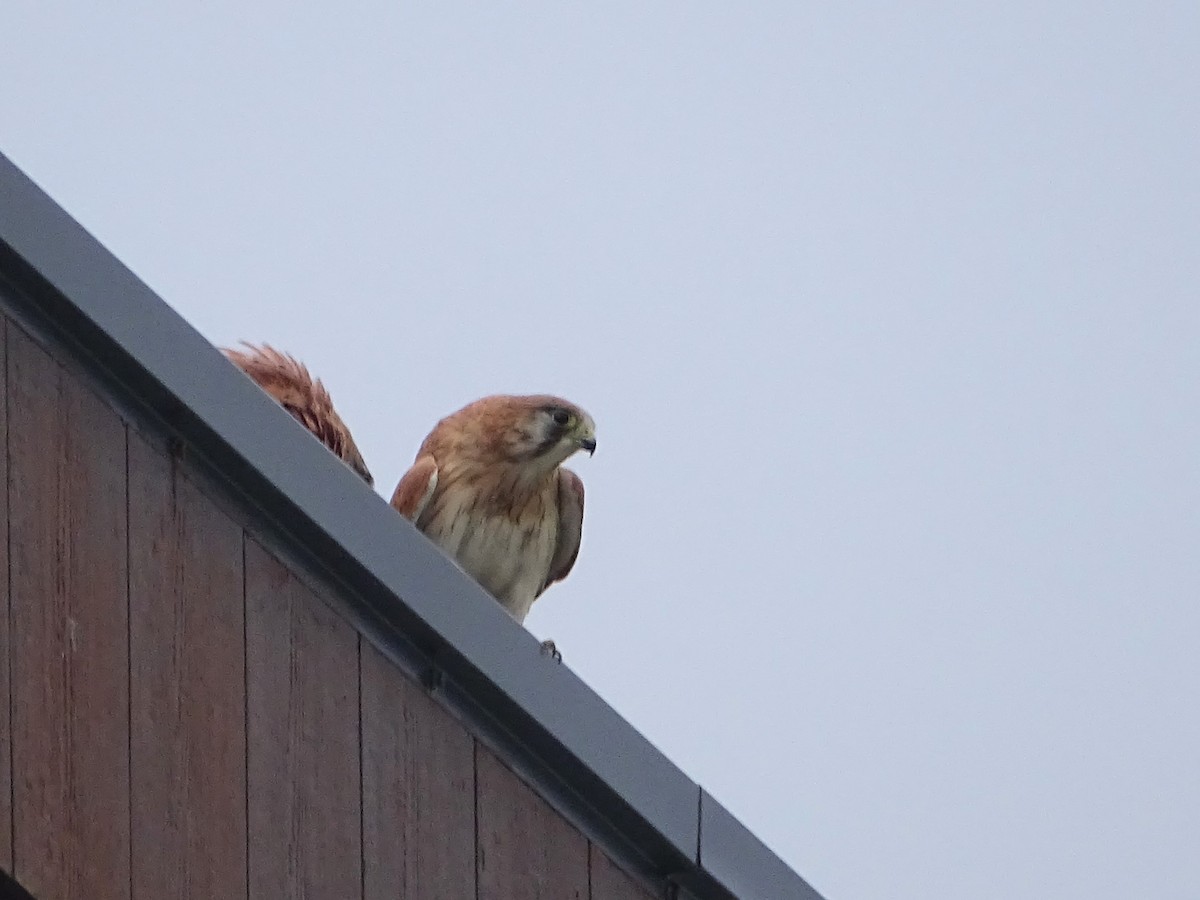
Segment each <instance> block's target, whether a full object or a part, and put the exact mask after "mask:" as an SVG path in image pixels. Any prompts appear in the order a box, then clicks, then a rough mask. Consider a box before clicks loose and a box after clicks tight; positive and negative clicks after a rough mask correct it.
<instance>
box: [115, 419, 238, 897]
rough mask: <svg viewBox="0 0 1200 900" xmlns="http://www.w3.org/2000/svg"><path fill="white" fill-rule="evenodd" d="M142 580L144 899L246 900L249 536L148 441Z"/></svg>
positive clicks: (134, 449)
mask: <svg viewBox="0 0 1200 900" xmlns="http://www.w3.org/2000/svg"><path fill="white" fill-rule="evenodd" d="M129 567H130V571H129V615H130V626H129V643H130V656H131V670H130V769H131V775H130V778H131V784H130V795H131V796H130V804H131V812H132V834H131V842H132V854H131V858H132V861H133V873H132V878H133V894H134V896H135V897H138V898H154V900H158V898H162V900H169V898H196V900H202V898H210V897H228V898H237V897H242V898H244V897H245V896H246V731H245V723H246V706H245V703H246V690H245V648H244V638H245V631H244V625H245V622H244V610H245V603H244V597H243V587H244V585H243V581H242V531H241V528H240V527H239V526H237V525H235V524H234V523H233V522H232V521H230V520H229V518H228V517H226V516H225V515H224V514H223V513H222V512H221V511H220V510H218V509H217V508H216V506H215V505H214V504H213V503H212V502H211V501H210V500H209V499H208V498H206V497H205V496H204V495H203V494H201V493H200V491H199V490H197V488H196V487H195V486H194V485H192V484H191V483H190V482H189V481H188V480H187V479H186V478H184V477H183V476H182V475H181V474H180V473H179V471H178V468H177V466H176V465H175V463H174V462H173V460H171V459H170V458H169V457H168V456H167V455H166V454H165V453H164V452H161V451H159V450H156V449H154V448H153V447H151V446H150V445H149V444H148V443H146V442H145V441H144V440H143V439H142V438H141V437H139V436H138V435H137V434H131V435H130V437H129Z"/></svg>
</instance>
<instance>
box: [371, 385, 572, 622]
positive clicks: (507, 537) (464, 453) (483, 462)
mask: <svg viewBox="0 0 1200 900" xmlns="http://www.w3.org/2000/svg"><path fill="white" fill-rule="evenodd" d="M577 450H586V451H588V453H593V452H595V450H596V426H595V423H594V422H593V421H592V417H591V416H589V415H588V414H587V413H586V412H584V411H583V410H582V409H580V408H579V407H578V406H576V405H575V404H573V403H569V402H567V401H566V400H562V399H560V398H558V397H550V396H545V395H536V396H531V397H514V396H505V395H499V396H494V397H484V398H483V399H482V400H476V401H475V402H474V403H471V404H469V405H467V406H465V407H463V408H462V409H460V410H459V411H458V412H456V413H453V414H451V415H449V416H447V417H446V418H444V419H442V420H441V421H440V422H438V424H437V425H436V427H434V429H433V431H431V432H430V433H429V436H428V437H426V438H425V441H424V442H423V443H422V444H421V449H420V450H418V451H417V458H416V461H415V462H414V463H413V465H412V468H410V469H409V470H408V472H407V473H406V474H405V475H404V477H403V478H401V479H400V483H399V484H398V485H397V486H396V492H395V493H394V494H393V495H392V506H394V507H395V508H396V509H397V510H398V511H399V512H400V514H401V515H403V516H405V517H406V518H408V519H410V520H412V521H413V522H415V523H416V525H417V528H419V529H420V530H421V531H423V532H424V533H425V534H426V535H428V536H429V537H430V538H431V539H432V540H433V541H434V543H436V544H437V545H438V546H439V547H441V548H442V549H443V550H445V551H446V553H448V554H449V555H450V556H452V557H453V558H454V559H455V560H457V562H458V564H459V565H460V566H462V567H463V569H465V570H466V572H467V573H468V574H469V575H470V576H471V577H472V578H474V579H475V580H476V581H478V582H479V583H480V584H481V585H483V587H484V588H485V589H486V590H487V591H488V593H490V594H491V595H492V596H493V597H495V598H496V599H497V600H499V601H500V605H501V606H503V607H504V608H505V609H506V610H508V612H509V613H510V614H511V615H512V617H513V618H514V619H516V620H517V621H518V622H523V621H524V620H525V617H526V615H528V614H529V608H530V607H531V606H532V605H533V601H534V600H536V599H537V598H538V597H539V596H541V594H542V592H543V591H545V590H546V588H548V587H549V586H550V585H552V584H554V583H555V582H556V581H561V580H562V579H563V578H566V577H567V574H568V573H569V572H570V571H571V567H572V566H573V565H574V564H575V558H576V556H578V554H579V540H580V535H581V532H582V529H583V482H582V481H580V480H579V476H578V475H576V474H575V473H574V472H572V471H571V470H569V469H565V468H562V463H563V462H565V461H566V460H567V458H568V457H570V456H571V455H572V454H574V453H575V452H576V451H577Z"/></svg>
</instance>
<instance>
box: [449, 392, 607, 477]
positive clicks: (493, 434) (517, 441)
mask: <svg viewBox="0 0 1200 900" xmlns="http://www.w3.org/2000/svg"><path fill="white" fill-rule="evenodd" d="M442 429H446V431H447V432H449V433H448V434H445V436H446V437H450V436H451V435H453V443H454V444H455V448H456V449H457V450H458V451H459V452H465V453H467V454H469V455H470V456H472V457H473V458H475V459H476V460H477V461H481V462H498V463H508V464H510V465H512V464H516V465H520V466H522V467H528V468H530V469H532V470H535V471H537V472H541V473H548V472H551V471H553V470H554V469H555V468H557V467H558V466H559V464H561V463H562V462H563V461H565V460H566V459H567V458H568V457H569V456H571V455H572V454H573V453H575V452H576V451H578V450H586V451H587V452H588V453H595V451H596V423H595V422H594V421H592V417H591V416H589V415H588V414H587V413H586V412H584V411H583V410H582V409H580V408H579V407H578V406H576V405H575V404H574V403H571V402H569V401H567V400H563V399H562V398H561V397H552V396H549V395H546V394H536V395H532V396H512V395H497V396H493V397H484V398H483V399H482V400H476V401H475V402H474V403H472V404H470V405H469V406H466V407H464V408H463V409H461V410H459V411H458V412H456V413H454V414H453V415H452V416H448V417H447V418H445V419H443V420H442V422H441V423H439V425H438V430H439V431H440V430H442ZM434 434H435V435H436V434H437V431H435V432H434ZM430 437H431V438H433V437H434V435H430Z"/></svg>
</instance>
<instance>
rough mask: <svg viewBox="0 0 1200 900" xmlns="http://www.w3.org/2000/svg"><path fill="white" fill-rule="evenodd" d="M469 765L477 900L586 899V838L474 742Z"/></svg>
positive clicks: (489, 752) (487, 751)
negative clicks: (473, 795)
mask: <svg viewBox="0 0 1200 900" xmlns="http://www.w3.org/2000/svg"><path fill="white" fill-rule="evenodd" d="M475 765H476V769H475V790H476V826H477V829H478V838H477V840H478V858H477V866H478V873H479V874H478V877H479V900H586V898H587V896H588V842H587V839H586V838H585V837H584V836H583V835H582V834H580V833H579V832H578V831H576V830H575V828H574V826H572V825H571V824H570V823H568V822H567V820H566V819H564V818H563V817H562V816H560V815H559V814H558V813H556V812H555V811H554V810H553V809H552V808H551V807H550V806H549V804H547V803H546V801H545V800H543V799H542V798H541V797H539V796H538V795H537V794H535V793H534V792H533V791H532V790H531V789H530V788H529V786H528V785H526V784H525V782H523V781H521V780H520V779H519V778H518V777H517V776H516V775H515V774H513V773H512V771H510V770H509V769H508V768H507V767H506V766H505V765H504V763H502V762H501V761H500V760H499V759H497V758H496V756H495V755H494V754H493V753H492V752H491V751H490V750H488V749H487V748H486V747H483V746H481V745H478V744H477V745H476V749H475Z"/></svg>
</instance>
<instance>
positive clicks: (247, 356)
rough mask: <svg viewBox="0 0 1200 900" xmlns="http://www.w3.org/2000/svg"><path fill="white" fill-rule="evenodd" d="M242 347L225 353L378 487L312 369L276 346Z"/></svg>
mask: <svg viewBox="0 0 1200 900" xmlns="http://www.w3.org/2000/svg"><path fill="white" fill-rule="evenodd" d="M242 346H243V347H244V348H245V349H244V350H234V349H232V348H230V347H223V348H222V349H221V352H222V353H224V354H225V356H226V358H228V359H229V361H230V362H231V363H233V364H234V365H235V366H237V367H238V368H239V369H241V370H242V371H243V372H245V373H246V374H247V375H249V376H250V378H251V380H253V381H254V383H255V384H257V385H258V386H259V387H260V388H262V389H263V390H264V391H266V392H267V393H268V394H269V395H270V396H271V398H272V399H274V401H275V402H276V403H278V404H279V405H280V406H282V407H283V408H284V409H286V410H287V411H288V412H290V413H291V414H292V417H293V418H295V419H296V421H298V422H299V423H300V424H301V425H303V426H304V427H305V428H307V429H308V430H309V431H311V432H312V433H313V435H314V436H315V437H316V438H317V440H319V441H320V442H321V443H322V444H324V445H325V446H326V447H328V448H329V449H330V450H331V451H332V452H333V455H334V456H336V457H337V458H338V459H340V460H341V461H342V462H344V463H345V464H346V465H348V466H349V467H350V468H351V469H353V470H354V471H355V472H357V473H358V474H359V476H361V477H362V479H363V481H365V482H366V483H367V484H369V485H371V486H374V484H375V479H374V478H372V477H371V471H370V470H369V469H368V468H367V464H366V462H364V461H363V457H362V454H361V453H359V451H358V445H357V444H355V443H354V436H353V435H351V434H350V429H349V428H347V427H346V423H345V422H343V421H342V417H341V416H339V415H338V413H337V410H336V409H334V408H333V398H331V397H330V396H329V391H328V390H326V389H325V385H323V384H322V383H321V380H320V379H319V378H313V377H312V375H310V374H309V372H308V367H307V366H305V365H304V364H303V363H302V362H300V361H299V360H298V359H296V358H295V357H294V356H289V355H288V354H286V353H280V352H279V351H278V350H276V349H275V348H274V347H271V346H268V345H267V344H263V345H261V346H256V345H254V344H247V343H243V344H242Z"/></svg>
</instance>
